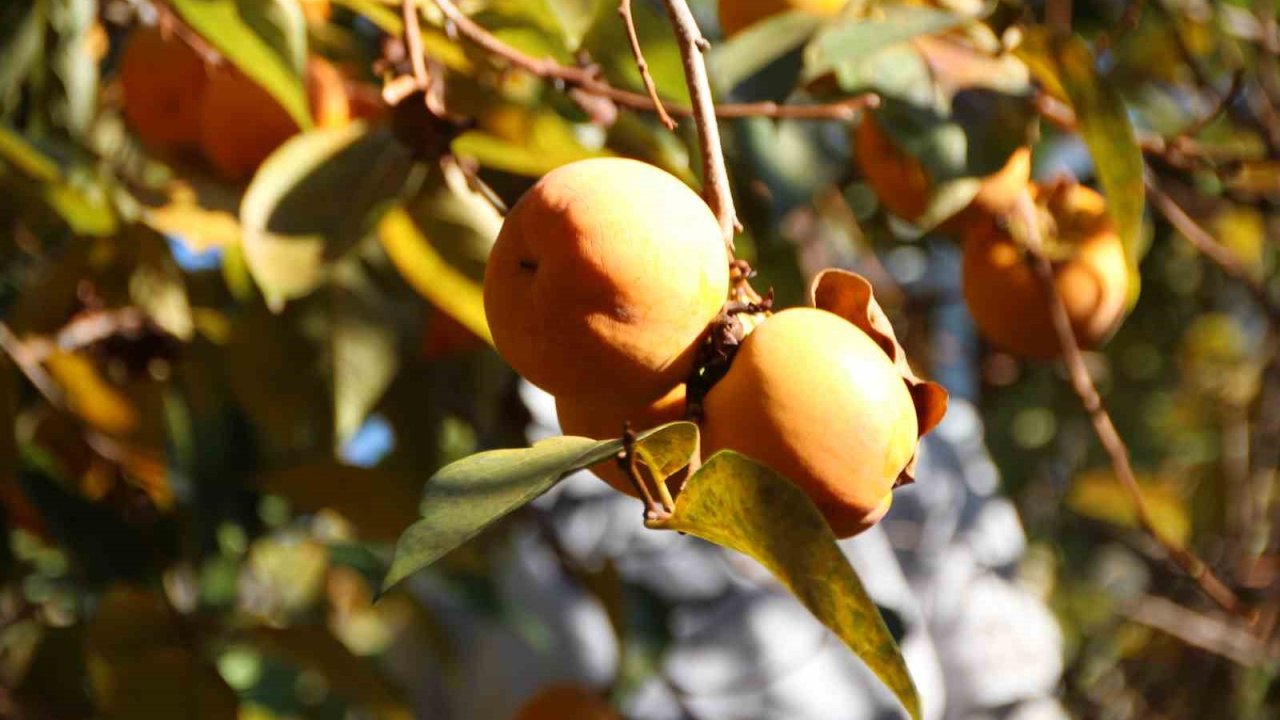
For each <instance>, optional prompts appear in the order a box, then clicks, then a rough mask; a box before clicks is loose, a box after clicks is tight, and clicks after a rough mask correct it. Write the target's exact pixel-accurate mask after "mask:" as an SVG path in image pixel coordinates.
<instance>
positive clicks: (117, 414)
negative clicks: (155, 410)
mask: <svg viewBox="0 0 1280 720" xmlns="http://www.w3.org/2000/svg"><path fill="white" fill-rule="evenodd" d="M45 367H46V368H48V370H49V374H50V375H52V376H53V379H54V380H55V381H57V383H58V384H59V385H60V386H62V390H63V392H65V393H66V395H67V406H68V407H69V408H70V409H71V411H72V412H74V413H75V414H76V415H79V416H80V417H81V418H83V419H84V421H85V422H87V423H89V425H90V426H92V427H93V428H95V429H97V430H100V431H102V432H104V433H106V434H108V435H116V436H119V435H127V434H129V433H130V432H132V431H133V430H134V429H135V428H137V426H138V414H137V412H136V411H135V410H134V408H133V405H131V404H130V403H129V401H128V399H126V398H125V396H124V395H123V394H121V392H120V391H119V390H117V389H116V388H114V387H112V386H111V384H110V383H108V382H107V381H106V380H105V379H103V377H102V376H101V375H99V374H98V369H97V368H96V367H94V365H93V363H92V362H90V361H89V359H88V358H86V357H84V356H81V355H73V354H70V353H64V352H56V353H54V354H52V355H50V356H49V357H48V358H47V359H46V360H45Z"/></svg>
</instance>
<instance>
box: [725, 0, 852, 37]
mask: <svg viewBox="0 0 1280 720" xmlns="http://www.w3.org/2000/svg"><path fill="white" fill-rule="evenodd" d="M847 4H849V0H720V29H721V30H723V31H724V34H725V37H732V36H734V35H737V34H738V33H740V32H742V31H743V30H745V29H747V28H748V27H750V26H752V25H754V24H756V23H758V22H760V21H761V20H764V19H765V18H769V17H773V16H774V15H778V14H780V13H784V12H788V11H791V10H799V11H801V12H806V13H810V14H813V15H820V16H824V17H834V16H836V15H838V14H840V11H841V10H842V9H844V6H845V5H847Z"/></svg>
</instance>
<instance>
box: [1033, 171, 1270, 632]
mask: <svg viewBox="0 0 1280 720" xmlns="http://www.w3.org/2000/svg"><path fill="white" fill-rule="evenodd" d="M1015 211H1016V212H1017V213H1018V214H1020V215H1021V216H1022V219H1023V220H1024V221H1025V223H1026V227H1027V229H1028V231H1027V236H1026V238H1025V245H1024V247H1025V249H1026V251H1027V255H1028V260H1029V261H1030V262H1031V265H1032V268H1033V269H1034V270H1035V272H1036V275H1037V276H1038V277H1039V279H1040V283H1041V285H1043V287H1044V290H1045V295H1046V297H1047V298H1048V304H1049V314H1050V316H1051V317H1052V319H1053V327H1054V330H1055V331H1056V332H1057V335H1058V342H1059V343H1060V344H1061V346H1062V358H1063V361H1064V362H1065V363H1066V365H1067V371H1068V375H1069V377H1070V380H1071V386H1072V389H1074V390H1075V393H1076V395H1077V396H1079V398H1080V404H1081V405H1082V406H1083V407H1084V410H1085V412H1086V413H1087V414H1088V415H1089V420H1090V421H1091V422H1092V423H1093V430H1094V433H1095V434H1096V435H1097V436H1098V440H1099V442H1101V443H1102V447H1103V448H1104V449H1105V450H1106V451H1107V455H1108V456H1110V458H1111V467H1112V470H1113V471H1114V472H1115V475H1116V478H1117V479H1118V480H1119V481H1120V485H1121V486H1122V487H1123V488H1124V490H1125V492H1126V493H1127V494H1128V496H1129V500H1130V502H1131V503H1132V504H1133V508H1134V512H1135V513H1136V514H1137V516H1138V522H1139V524H1140V525H1141V526H1142V529H1143V530H1144V531H1146V533H1147V534H1148V535H1150V536H1151V537H1152V538H1153V539H1154V540H1155V541H1156V542H1157V543H1159V545H1160V547H1161V548H1163V549H1164V551H1165V554H1166V555H1168V556H1169V559H1171V560H1172V561H1173V562H1174V563H1175V564H1176V565H1177V566H1178V567H1180V568H1182V570H1183V572H1185V573H1186V574H1187V575H1188V576H1189V577H1190V578H1191V579H1192V580H1195V582H1196V584H1197V585H1199V586H1200V589H1201V590H1202V591H1203V592H1204V594H1205V595H1207V596H1208V597H1209V599H1211V600H1213V601H1214V602H1215V603H1217V604H1218V605H1219V606H1220V607H1221V608H1222V609H1223V610H1226V611H1227V612H1229V613H1231V614H1233V615H1235V616H1237V617H1241V618H1244V619H1246V620H1248V621H1249V622H1250V623H1252V622H1254V621H1255V620H1256V619H1257V617H1258V614H1257V612H1256V611H1255V610H1252V609H1250V608H1248V607H1246V606H1245V604H1244V603H1243V602H1242V601H1241V600H1240V598H1239V597H1238V596H1236V594H1235V592H1233V591H1232V590H1231V588H1229V587H1227V585H1226V583H1224V582H1222V580H1221V579H1219V578H1218V576H1217V575H1215V574H1214V572H1213V570H1211V569H1210V568H1209V566H1208V564H1206V563H1205V562H1204V561H1203V560H1201V559H1200V558H1199V557H1197V556H1196V555H1195V554H1194V553H1193V552H1191V551H1190V550H1188V549H1186V548H1184V547H1181V546H1180V545H1178V544H1177V543H1176V542H1174V541H1172V540H1170V539H1169V538H1167V537H1166V536H1165V535H1164V534H1163V533H1161V532H1160V530H1159V528H1157V527H1156V524H1155V522H1154V521H1153V520H1152V518H1151V511H1150V510H1149V509H1148V508H1147V503H1146V501H1145V500H1144V499H1143V497H1142V489H1141V488H1140V487H1139V486H1138V480H1137V478H1136V477H1135V476H1134V473H1133V466H1132V464H1131V463H1130V458H1129V447H1128V445H1126V444H1125V442H1124V439H1123V438H1122V437H1120V432H1119V431H1118V430H1117V429H1116V426H1115V423H1114V422H1112V420H1111V414H1110V413H1109V412H1107V408H1106V405H1105V404H1104V403H1103V402H1102V396H1101V395H1099V394H1098V388H1097V386H1095V385H1094V383H1093V378H1092V377H1091V376H1090V375H1089V367H1088V365H1087V364H1086V363H1085V360H1084V353H1082V352H1081V351H1080V344H1079V343H1078V342H1077V341H1076V336H1075V331H1073V330H1072V328H1071V318H1070V316H1069V315H1067V307H1066V305H1065V304H1064V303H1063V301H1062V295H1061V294H1059V292H1058V285H1057V281H1056V279H1055V277H1054V273H1053V265H1052V264H1051V263H1050V261H1049V258H1048V256H1046V255H1045V253H1044V243H1043V239H1042V238H1041V237H1040V226H1039V224H1038V223H1037V222H1036V206H1035V202H1034V201H1033V200H1032V198H1031V193H1030V192H1029V191H1025V190H1024V191H1023V193H1022V194H1021V196H1020V197H1019V198H1018V204H1017V206H1016V208H1015Z"/></svg>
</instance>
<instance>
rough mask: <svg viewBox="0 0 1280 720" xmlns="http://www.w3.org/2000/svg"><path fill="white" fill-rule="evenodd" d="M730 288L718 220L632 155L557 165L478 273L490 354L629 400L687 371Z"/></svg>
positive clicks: (531, 373)
mask: <svg viewBox="0 0 1280 720" xmlns="http://www.w3.org/2000/svg"><path fill="white" fill-rule="evenodd" d="M728 292H729V269H728V258H727V254H726V252H725V248H724V244H723V241H722V239H721V235H720V228H719V225H718V224H717V223H716V219H715V217H714V216H713V215H712V214H711V210H710V209H709V208H708V207H707V205H706V203H705V202H703V200H702V198H700V197H698V195H697V194H696V193H694V192H693V191H692V190H690V189H689V188H688V187H687V186H686V185H685V184H684V183H682V182H680V181H679V180H678V179H676V178H675V177H673V176H671V175H669V174H667V173H666V172H664V171H662V170H659V169H658V168H655V167H653V166H651V165H646V164H644V163H641V162H637V161H634V160H622V159H617V158H603V159H592V160H582V161H578V162H575V163H571V164H569V165H565V166H563V167H560V168H557V169H555V170H553V171H551V172H550V173H548V174H547V175H545V176H544V177H543V178H542V179H541V180H539V181H538V183H537V184H536V185H534V187H533V188H532V189H531V190H529V192H528V193H526V194H525V196H524V197H522V198H521V199H520V201H519V202H518V203H516V205H515V207H513V208H512V209H511V212H510V213H509V214H508V215H507V218H506V220H505V222H504V223H503V226H502V230H501V232H500V233H499V234H498V239H497V241H496V242H495V243H494V247H493V252H492V253H491V255H490V257H489V262H488V265H487V266H486V268H485V275H484V308H485V313H486V315H487V317H488V320H489V328H490V330H492V332H493V341H494V345H495V347H496V348H497V349H498V353H499V354H501V355H502V357H503V358H505V359H506V361H507V362H508V363H510V364H511V366H512V367H514V368H515V369H516V371H517V372H519V373H520V374H521V375H523V376H524V377H525V378H527V379H528V380H529V381H530V382H532V383H533V384H534V385H537V386H538V387H540V388H542V389H543V390H546V391H547V392H549V393H551V394H552V395H555V396H557V397H566V396H567V397H574V398H585V397H596V398H609V402H617V403H622V404H624V405H626V406H630V407H639V406H642V405H644V404H646V403H648V402H650V401H653V400H656V399H657V398H659V397H662V396H663V395H664V394H666V393H668V392H670V391H671V388H673V387H675V386H676V385H678V384H680V383H681V382H683V381H684V380H685V379H686V378H687V377H688V375H689V372H690V370H691V369H692V367H693V359H694V353H695V352H696V349H697V346H698V344H699V342H700V340H701V338H702V337H703V334H704V333H705V331H706V328H707V325H708V324H709V323H710V322H711V321H712V320H713V319H714V318H715V316H716V315H717V314H718V313H719V311H720V308H721V306H722V305H723V304H724V301H725V299H726V297H727V296H728Z"/></svg>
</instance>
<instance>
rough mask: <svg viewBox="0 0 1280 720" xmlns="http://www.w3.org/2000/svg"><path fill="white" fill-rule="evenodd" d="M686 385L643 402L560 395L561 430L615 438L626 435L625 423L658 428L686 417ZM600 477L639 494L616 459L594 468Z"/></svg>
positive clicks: (558, 401) (568, 433)
mask: <svg viewBox="0 0 1280 720" xmlns="http://www.w3.org/2000/svg"><path fill="white" fill-rule="evenodd" d="M685 389H686V388H685V385H683V384H680V385H677V386H676V387H674V388H673V389H672V390H671V392H669V393H667V394H666V395H664V396H662V397H660V398H658V399H657V400H654V401H653V402H649V403H644V404H641V405H628V404H626V403H622V402H617V401H616V400H615V401H612V402H611V401H610V400H609V399H608V398H603V399H596V398H591V399H575V398H570V397H559V398H556V414H557V415H558V416H559V418H560V429H561V431H563V432H564V434H565V435H577V436H579V437H588V438H591V439H592V440H612V439H614V438H619V437H622V430H623V426H624V425H625V424H626V423H630V424H631V429H632V430H634V431H635V432H640V431H642V430H648V429H650V428H655V427H657V426H659V425H665V424H666V423H671V422H676V421H677V420H682V419H683V418H684V411H685ZM591 472H593V473H594V474H595V475H596V477H598V478H600V479H601V480H604V481H605V482H607V483H609V485H611V486H612V487H613V489H615V490H617V491H619V492H623V493H626V494H628V495H631V496H632V497H636V491H635V487H634V486H633V485H632V483H631V480H630V479H629V478H628V477H627V476H626V475H625V474H624V473H623V472H622V469H621V468H619V467H618V465H617V463H616V462H615V461H614V459H613V458H609V459H608V460H605V461H604V462H601V463H599V464H597V465H595V466H594V467H592V468H591Z"/></svg>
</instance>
